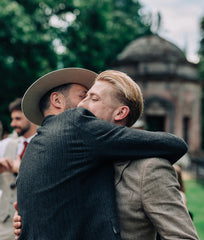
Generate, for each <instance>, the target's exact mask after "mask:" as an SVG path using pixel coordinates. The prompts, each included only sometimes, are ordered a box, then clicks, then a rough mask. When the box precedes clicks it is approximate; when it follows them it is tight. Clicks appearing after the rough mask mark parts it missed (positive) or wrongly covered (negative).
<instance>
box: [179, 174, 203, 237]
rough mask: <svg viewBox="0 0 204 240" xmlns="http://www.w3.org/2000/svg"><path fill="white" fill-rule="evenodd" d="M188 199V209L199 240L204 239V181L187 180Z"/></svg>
mask: <svg viewBox="0 0 204 240" xmlns="http://www.w3.org/2000/svg"><path fill="white" fill-rule="evenodd" d="M184 183H185V187H186V199H187V205H188V209H189V210H190V211H191V212H192V214H193V223H194V225H195V228H196V230H197V232H198V236H199V239H201V240H202V239H204V218H203V216H204V208H203V196H204V181H203V180H202V181H196V180H193V179H192V180H186V181H185V182H184Z"/></svg>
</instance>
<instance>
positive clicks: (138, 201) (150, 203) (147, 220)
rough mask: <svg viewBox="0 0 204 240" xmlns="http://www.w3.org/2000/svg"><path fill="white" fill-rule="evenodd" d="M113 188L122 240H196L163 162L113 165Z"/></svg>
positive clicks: (170, 169) (175, 183)
mask: <svg viewBox="0 0 204 240" xmlns="http://www.w3.org/2000/svg"><path fill="white" fill-rule="evenodd" d="M115 185H116V198H117V205H118V212H119V219H120V228H121V237H122V239H123V240H154V239H155V237H156V232H159V234H160V236H161V239H165V240H178V239H182V240H183V239H191V240H195V239H198V236H197V233H196V230H195V228H194V225H193V223H192V221H191V218H190V216H189V214H188V211H187V208H186V207H185V205H184V203H183V202H182V198H181V195H180V192H179V184H178V181H177V178H176V173H175V170H174V168H173V167H172V165H171V164H170V163H169V162H168V161H167V160H164V159H157V158H151V159H143V160H139V161H132V162H126V163H117V164H115Z"/></svg>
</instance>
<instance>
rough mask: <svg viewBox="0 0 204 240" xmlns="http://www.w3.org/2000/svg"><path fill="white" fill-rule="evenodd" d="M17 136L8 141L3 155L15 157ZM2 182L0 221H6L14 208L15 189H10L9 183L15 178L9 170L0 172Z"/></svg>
mask: <svg viewBox="0 0 204 240" xmlns="http://www.w3.org/2000/svg"><path fill="white" fill-rule="evenodd" d="M18 142H19V138H16V139H12V138H11V140H10V141H9V142H8V144H7V146H6V149H5V153H4V157H11V158H12V159H16V153H17V146H18ZM0 178H1V183H2V196H1V198H0V223H1V222H6V221H7V220H8V219H9V218H13V215H14V212H15V209H14V206H13V203H14V202H16V198H17V191H16V188H14V189H11V188H10V185H11V184H12V183H15V182H16V178H15V177H14V175H13V174H12V173H10V172H4V173H1V174H0Z"/></svg>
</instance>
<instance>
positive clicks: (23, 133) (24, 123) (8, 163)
mask: <svg viewBox="0 0 204 240" xmlns="http://www.w3.org/2000/svg"><path fill="white" fill-rule="evenodd" d="M9 110H10V113H11V119H12V121H11V126H12V127H13V128H14V131H15V132H16V133H17V135H18V137H15V138H13V137H8V138H6V139H4V140H2V141H0V182H1V190H2V194H1V198H0V239H1V240H10V239H13V238H14V237H13V226H12V217H13V214H14V210H13V203H14V202H15V201H16V197H17V193H16V184H15V183H16V176H15V174H17V173H18V170H19V166H20V163H21V157H20V155H21V153H22V152H23V149H24V142H27V143H29V142H30V140H31V139H32V137H33V136H34V135H35V133H36V129H37V126H36V125H35V124H33V123H31V122H30V121H28V119H27V118H26V117H25V115H24V114H23V112H22V110H21V98H17V99H16V100H15V101H13V102H12V103H10V105H9Z"/></svg>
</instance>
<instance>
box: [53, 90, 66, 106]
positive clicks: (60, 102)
mask: <svg viewBox="0 0 204 240" xmlns="http://www.w3.org/2000/svg"><path fill="white" fill-rule="evenodd" d="M50 103H51V104H52V105H53V107H55V108H57V109H62V108H63V107H64V104H65V101H64V96H63V95H62V94H61V93H58V92H53V93H51V95H50Z"/></svg>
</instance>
